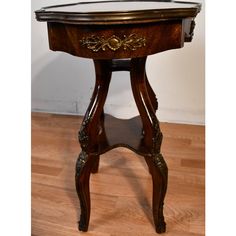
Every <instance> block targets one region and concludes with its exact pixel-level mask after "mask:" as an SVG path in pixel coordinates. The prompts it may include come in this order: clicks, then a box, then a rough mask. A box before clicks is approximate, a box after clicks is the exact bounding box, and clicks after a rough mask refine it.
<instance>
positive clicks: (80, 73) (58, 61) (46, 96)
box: [32, 0, 205, 124]
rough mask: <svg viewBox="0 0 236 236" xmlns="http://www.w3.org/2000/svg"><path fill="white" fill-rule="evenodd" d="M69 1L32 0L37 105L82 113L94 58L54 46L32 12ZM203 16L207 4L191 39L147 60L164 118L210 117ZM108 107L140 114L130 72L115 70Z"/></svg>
mask: <svg viewBox="0 0 236 236" xmlns="http://www.w3.org/2000/svg"><path fill="white" fill-rule="evenodd" d="M65 2H68V3H70V2H73V1H65V0H60V1H59V0H50V1H49V0H47V1H46V0H37V1H36V0H35V1H33V2H32V110H33V111H42V112H52V113H63V114H65V113H66V114H79V115H83V114H84V113H85V110H86V107H87V106H88V102H89V100H90V96H91V93H92V90H93V85H94V80H95V74H94V68H93V63H92V60H89V59H83V58H77V57H74V56H72V55H69V54H66V53H63V52H52V51H50V50H49V48H48V41H47V27H46V23H45V22H37V21H36V20H35V16H34V13H33V12H34V11H35V10H38V9H40V8H41V7H43V6H48V5H54V4H61V3H65ZM75 2H76V1H75ZM199 2H202V1H199ZM204 16H205V13H204V6H203V9H202V11H201V13H200V14H199V15H198V16H197V18H196V27H195V31H194V38H193V41H192V42H191V43H185V46H184V48H182V49H176V50H170V51H166V52H163V53H160V54H156V55H152V56H149V58H148V60H147V74H148V77H149V81H150V83H151V85H152V87H153V89H154V91H155V92H156V94H157V96H158V101H159V110H158V112H157V116H158V118H159V120H160V121H167V122H175V123H192V124H204V122H205V121H204V110H205V86H204V85H205V81H204V69H205V68H204V65H205V62H204V56H205V55H204V51H205V48H204V47H205V41H204V40H205V25H204V23H205V22H204ZM105 111H106V112H108V113H110V114H112V115H114V116H116V117H120V118H130V117H132V116H134V115H137V114H138V111H137V109H136V107H135V103H134V99H133V97H132V92H131V87H130V81H129V74H128V72H116V73H114V74H113V77H112V82H111V86H110V90H109V94H108V98H107V101H106V107H105Z"/></svg>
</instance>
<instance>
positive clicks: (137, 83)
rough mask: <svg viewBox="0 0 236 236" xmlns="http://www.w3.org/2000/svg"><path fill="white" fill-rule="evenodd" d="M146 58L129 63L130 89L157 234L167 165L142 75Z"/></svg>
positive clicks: (154, 102) (150, 94)
mask: <svg viewBox="0 0 236 236" xmlns="http://www.w3.org/2000/svg"><path fill="white" fill-rule="evenodd" d="M145 62H146V58H135V59H132V60H131V86H132V91H133V95H134V99H135V102H136V104H137V108H138V110H139V113H140V116H141V119H142V123H143V131H144V132H143V142H144V145H145V147H146V149H147V152H148V153H149V155H147V156H145V160H146V162H147V164H148V167H149V171H150V173H151V175H152V180H153V218H154V223H155V227H156V232H157V233H163V232H165V230H166V224H165V221H164V216H163V204H164V197H165V194H166V189H167V174H168V170H167V165H166V163H165V161H164V159H163V157H162V155H161V153H160V148H161V142H162V133H161V131H160V127H159V121H158V120H157V118H156V115H155V112H156V109H157V107H158V104H157V100H156V96H155V93H154V92H153V90H152V88H151V86H150V84H149V83H148V80H147V77H146V74H145Z"/></svg>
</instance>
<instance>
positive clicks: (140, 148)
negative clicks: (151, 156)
mask: <svg viewBox="0 0 236 236" xmlns="http://www.w3.org/2000/svg"><path fill="white" fill-rule="evenodd" d="M104 131H105V133H104V132H102V133H101V134H100V135H99V153H100V154H102V153H104V152H107V151H109V150H111V149H113V148H116V147H127V148H129V149H131V150H132V151H134V152H136V153H138V154H140V155H145V154H148V150H147V149H146V148H145V146H144V145H143V135H142V132H143V128H142V121H141V118H140V116H136V117H134V118H132V119H129V120H127V119H117V118H115V117H113V116H111V115H107V114H105V116H104Z"/></svg>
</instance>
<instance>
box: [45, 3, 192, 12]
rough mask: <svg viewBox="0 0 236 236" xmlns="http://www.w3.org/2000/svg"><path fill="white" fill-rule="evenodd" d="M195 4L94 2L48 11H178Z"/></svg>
mask: <svg viewBox="0 0 236 236" xmlns="http://www.w3.org/2000/svg"><path fill="white" fill-rule="evenodd" d="M195 5H196V4H194V3H190V2H189V3H178V2H157V1H100V2H98V1H94V2H87V3H86V2H83V3H77V4H74V5H67V6H66V5H61V6H59V5H58V6H52V7H50V8H48V9H45V10H46V11H54V12H80V13H88V12H89V13H92V12H117V11H119V12H122V11H139V10H154V9H177V8H191V7H195Z"/></svg>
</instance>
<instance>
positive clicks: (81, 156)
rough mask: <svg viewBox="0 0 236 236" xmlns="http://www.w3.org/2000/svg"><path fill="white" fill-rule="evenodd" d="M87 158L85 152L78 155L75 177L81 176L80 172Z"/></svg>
mask: <svg viewBox="0 0 236 236" xmlns="http://www.w3.org/2000/svg"><path fill="white" fill-rule="evenodd" d="M88 158H89V155H88V154H87V153H86V152H85V151H82V152H81V153H80V154H79V157H78V159H77V162H76V167H75V176H79V175H80V174H81V171H82V169H83V168H84V166H85V164H86V162H87V161H88Z"/></svg>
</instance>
